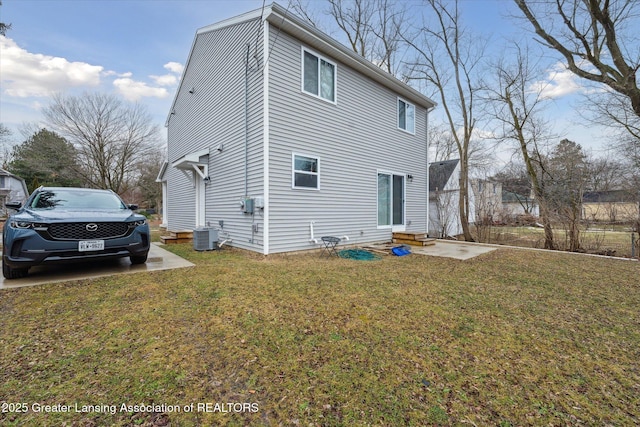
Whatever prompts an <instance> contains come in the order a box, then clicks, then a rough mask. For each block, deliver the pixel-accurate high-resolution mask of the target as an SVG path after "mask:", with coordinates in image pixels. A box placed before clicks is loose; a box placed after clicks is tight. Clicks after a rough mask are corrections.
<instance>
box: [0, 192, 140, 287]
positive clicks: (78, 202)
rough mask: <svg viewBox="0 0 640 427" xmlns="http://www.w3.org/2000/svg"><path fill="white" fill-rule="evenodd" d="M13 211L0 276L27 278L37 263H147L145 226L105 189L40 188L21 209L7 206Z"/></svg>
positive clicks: (6, 230) (5, 233)
mask: <svg viewBox="0 0 640 427" xmlns="http://www.w3.org/2000/svg"><path fill="white" fill-rule="evenodd" d="M6 206H7V207H8V208H13V209H17V212H16V213H15V214H13V215H11V216H9V218H7V222H6V223H5V226H4V230H3V232H2V274H3V275H4V277H5V278H7V279H16V278H19V277H24V276H26V274H27V272H28V271H29V268H30V267H32V266H34V265H39V264H49V263H59V262H76V261H87V260H92V261H93V260H96V259H106V258H121V257H129V259H130V260H131V263H132V264H142V263H145V262H146V261H147V254H148V253H149V245H150V242H151V238H150V231H149V225H148V224H147V222H146V219H145V217H144V216H142V215H139V214H136V213H135V212H133V210H135V209H137V206H135V205H126V204H125V203H124V202H123V201H122V199H120V197H119V196H118V195H117V194H116V193H114V192H113V191H110V190H95V189H89V188H66V187H40V188H38V189H37V190H35V191H34V192H33V194H31V196H29V198H28V199H27V201H26V203H25V205H24V206H21V204H19V203H18V204H11V203H7V204H6Z"/></svg>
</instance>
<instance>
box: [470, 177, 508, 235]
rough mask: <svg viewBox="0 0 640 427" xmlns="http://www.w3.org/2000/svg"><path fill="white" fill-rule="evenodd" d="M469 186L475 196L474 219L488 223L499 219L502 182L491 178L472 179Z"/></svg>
mask: <svg viewBox="0 0 640 427" xmlns="http://www.w3.org/2000/svg"><path fill="white" fill-rule="evenodd" d="M471 188H472V190H473V195H474V197H475V201H476V203H475V208H476V221H478V222H479V223H480V224H486V225H490V224H493V223H494V222H495V221H500V220H501V212H502V184H501V183H500V182H498V181H495V180H494V179H492V178H488V179H473V180H471Z"/></svg>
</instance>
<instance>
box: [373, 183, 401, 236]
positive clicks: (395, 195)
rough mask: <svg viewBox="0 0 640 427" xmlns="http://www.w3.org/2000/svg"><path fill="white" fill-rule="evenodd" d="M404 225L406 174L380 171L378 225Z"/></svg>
mask: <svg viewBox="0 0 640 427" xmlns="http://www.w3.org/2000/svg"><path fill="white" fill-rule="evenodd" d="M401 225H404V175H393V174H387V173H378V226H380V227H385V226H401Z"/></svg>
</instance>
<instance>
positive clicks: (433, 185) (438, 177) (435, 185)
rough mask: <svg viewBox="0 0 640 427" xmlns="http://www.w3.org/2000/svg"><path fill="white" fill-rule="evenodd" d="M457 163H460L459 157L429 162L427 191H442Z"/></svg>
mask: <svg viewBox="0 0 640 427" xmlns="http://www.w3.org/2000/svg"><path fill="white" fill-rule="evenodd" d="M458 163H460V159H453V160H444V161H442V162H434V163H431V164H429V191H442V190H443V189H444V188H445V187H446V185H447V182H449V179H451V175H453V172H454V171H455V169H456V167H457V166H458Z"/></svg>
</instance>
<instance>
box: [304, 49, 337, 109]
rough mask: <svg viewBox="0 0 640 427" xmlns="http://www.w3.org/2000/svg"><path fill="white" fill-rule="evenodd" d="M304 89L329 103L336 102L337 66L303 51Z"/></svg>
mask: <svg viewBox="0 0 640 427" xmlns="http://www.w3.org/2000/svg"><path fill="white" fill-rule="evenodd" d="M302 76H303V77H302V79H303V82H302V89H303V90H304V91H305V92H307V93H310V94H312V95H315V96H318V97H320V98H322V99H326V100H327V101H331V102H335V101H336V66H335V64H333V63H331V62H329V61H327V60H326V59H324V58H322V57H320V56H317V55H314V54H313V53H311V52H308V51H306V50H303V60H302Z"/></svg>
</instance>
